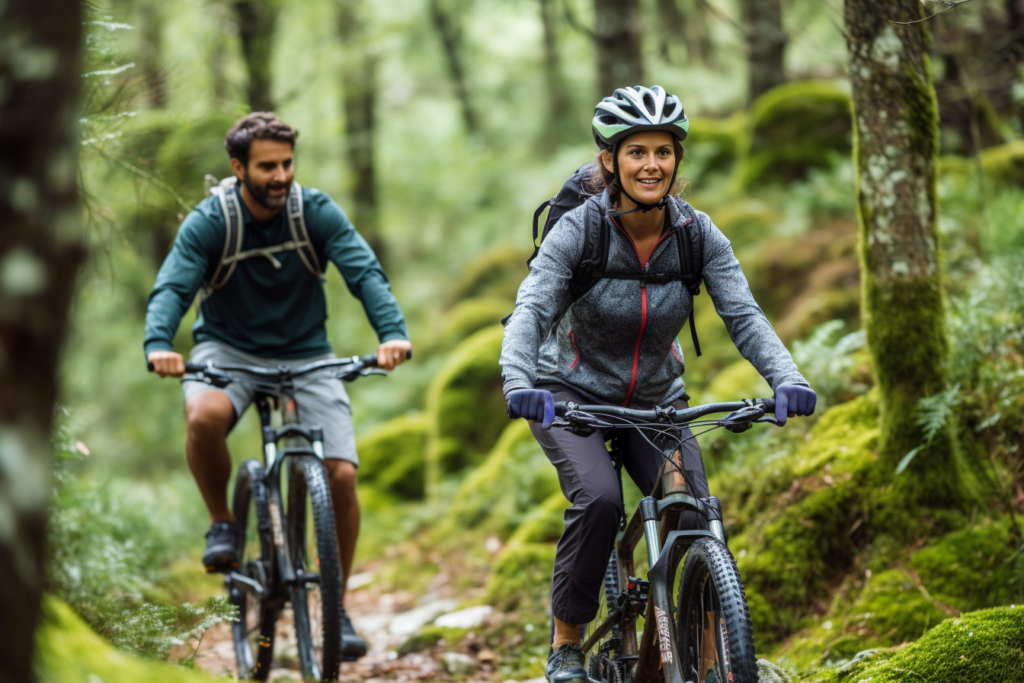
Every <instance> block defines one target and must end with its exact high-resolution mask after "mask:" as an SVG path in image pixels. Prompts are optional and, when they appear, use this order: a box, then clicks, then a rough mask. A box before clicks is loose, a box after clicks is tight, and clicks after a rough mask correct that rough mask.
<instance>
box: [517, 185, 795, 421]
mask: <svg viewBox="0 0 1024 683" xmlns="http://www.w3.org/2000/svg"><path fill="white" fill-rule="evenodd" d="M589 202H599V206H600V211H594V210H591V209H589V208H588V206H587V203H584V204H583V205H582V206H579V207H577V208H576V209H573V210H572V211H570V212H568V213H566V214H565V215H564V216H563V217H562V218H561V219H560V220H559V221H558V223H557V224H556V225H555V227H554V228H553V229H552V230H551V232H550V233H549V234H548V236H547V237H546V238H545V240H544V243H543V244H542V245H541V247H540V251H539V253H538V254H537V258H536V259H534V261H533V263H532V264H531V265H530V274H529V275H528V276H527V277H526V279H525V280H524V281H523V284H522V285H521V286H520V287H519V294H518V296H517V298H516V307H515V310H513V312H512V315H511V317H510V318H509V320H508V322H507V324H506V327H505V337H504V340H503V342H502V346H501V361H500V363H501V368H502V377H503V378H504V391H505V394H506V395H508V393H509V392H510V391H513V390H515V389H530V388H533V387H534V386H537V385H542V384H550V383H554V384H560V385H564V386H567V387H570V388H572V389H576V390H577V391H579V392H580V393H581V394H583V395H584V396H586V397H588V398H590V399H593V400H595V401H597V402H600V403H605V404H612V405H622V406H628V407H633V408H651V407H653V406H655V405H659V404H661V403H664V402H666V401H668V400H673V399H675V398H677V397H678V396H679V395H681V394H682V393H683V386H682V380H681V379H680V376H681V375H682V374H683V371H684V369H685V365H684V363H683V351H682V348H681V347H680V345H679V341H678V340H677V339H676V337H677V336H678V334H679V332H680V330H682V329H683V325H684V324H685V323H686V321H687V318H688V317H689V315H690V310H691V308H692V307H693V298H692V297H691V296H690V293H689V292H688V291H687V290H686V287H684V286H683V285H682V284H681V283H679V282H669V283H665V284H657V283H652V282H647V283H646V284H645V283H643V282H642V281H640V280H625V279H602V280H599V281H598V282H597V284H595V285H594V286H593V287H592V288H591V289H590V290H589V291H588V292H587V293H586V294H584V295H583V296H582V297H580V298H579V299H578V300H576V301H575V302H574V301H572V297H571V295H570V292H569V282H570V279H571V278H572V274H573V272H574V271H575V270H576V268H577V266H578V264H579V263H580V260H581V259H582V257H583V253H582V252H583V243H584V235H585V234H586V233H585V230H586V229H587V227H586V225H585V224H584V223H585V221H587V220H603V221H609V227H610V230H609V233H610V240H609V251H608V263H607V267H606V270H607V271H609V272H624V271H636V272H643V271H644V270H645V269H646V270H647V271H648V272H651V273H655V272H662V273H664V272H678V271H679V270H680V264H679V249H678V248H677V246H676V244H675V243H674V240H676V239H679V237H680V230H681V228H682V227H683V225H684V221H685V220H686V219H685V217H684V215H683V213H682V212H681V211H680V209H679V205H681V204H683V202H682V200H679V204H677V203H676V202H671V203H670V204H669V207H668V211H669V218H668V220H669V225H670V227H669V228H668V229H667V230H666V231H665V234H664V235H663V236H662V238H661V241H660V242H659V243H658V246H657V247H655V249H654V252H653V253H652V254H651V257H650V259H649V261H648V262H647V263H642V262H641V261H640V256H639V254H638V253H637V251H636V249H635V247H634V246H633V242H632V240H631V239H630V237H629V236H628V235H627V234H626V233H625V231H623V230H622V228H620V227H619V226H618V225H617V224H616V223H615V221H614V220H613V219H612V218H611V216H610V212H611V207H610V203H609V199H608V195H607V193H605V194H604V195H602V196H601V197H597V198H593V199H591V200H589ZM693 213H694V215H696V217H697V218H696V219H697V220H698V221H699V223H700V226H699V227H700V230H701V232H702V235H703V240H702V242H703V249H704V270H703V273H702V275H703V277H704V287H705V289H706V291H707V293H708V294H709V295H710V298H711V300H712V302H714V305H715V310H716V311H718V315H719V316H721V318H722V320H723V321H724V322H725V326H726V328H727V329H728V331H729V336H730V337H731V338H732V341H733V343H734V344H736V347H737V348H738V349H739V351H740V353H741V354H743V357H744V358H746V359H747V360H748V361H750V363H751V364H752V365H753V366H754V367H755V368H756V369H757V371H758V372H759V373H761V376H762V377H764V378H765V380H767V381H768V383H769V384H770V385H771V387H772V390H775V389H777V388H778V387H779V386H781V385H783V384H799V385H802V386H808V384H807V381H806V380H805V379H804V378H803V376H802V375H801V374H800V372H799V371H798V370H797V368H796V365H795V364H794V363H793V358H792V356H790V355H789V351H787V350H786V347H785V346H784V345H783V344H782V342H781V341H780V340H779V338H778V336H777V335H776V334H775V330H773V329H772V326H771V324H770V323H769V322H768V319H767V318H766V317H765V315H764V312H763V311H761V308H760V307H759V306H758V305H757V302H755V301H754V297H753V296H752V295H751V293H750V287H749V286H748V285H747V279H746V277H744V275H743V271H742V270H741V269H740V264H739V262H738V261H737V260H736V257H735V256H734V255H733V252H732V245H731V244H730V243H729V240H728V239H726V237H725V235H723V234H722V232H721V231H720V230H719V229H718V228H716V227H715V225H714V224H713V223H712V222H711V219H710V218H708V216H707V214H705V213H702V212H700V211H693ZM737 398H742V397H737Z"/></svg>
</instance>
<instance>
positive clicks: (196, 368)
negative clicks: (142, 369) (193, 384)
mask: <svg viewBox="0 0 1024 683" xmlns="http://www.w3.org/2000/svg"><path fill="white" fill-rule="evenodd" d="M205 369H206V366H205V365H203V364H201V363H185V372H190V373H191V372H202V371H203V370H205ZM146 370H147V371H148V372H153V371H154V370H156V366H154V365H153V363H151V362H150V361H146Z"/></svg>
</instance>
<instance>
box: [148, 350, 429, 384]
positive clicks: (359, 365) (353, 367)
mask: <svg viewBox="0 0 1024 683" xmlns="http://www.w3.org/2000/svg"><path fill="white" fill-rule="evenodd" d="M405 358H406V360H408V359H410V358H412V350H411V349H410V350H408V351H406V352H405ZM334 367H346V368H348V369H349V372H347V373H344V375H350V374H353V373H358V372H359V371H361V370H364V369H366V368H376V367H379V364H378V363H377V354H376V353H368V354H366V355H365V356H350V357H348V358H328V359H327V360H318V361H313V362H312V363H307V364H305V365H300V366H299V367H297V368H295V369H292V368H291V367H289V366H287V365H283V366H280V367H277V368H263V367H259V366H256V365H234V364H225V365H216V366H214V365H212V364H211V365H205V364H202V363H185V374H186V375H189V374H193V375H194V374H198V373H206V372H208V371H210V370H223V371H226V372H244V373H247V374H250V375H255V376H257V377H262V378H264V379H272V380H273V379H280V378H281V377H282V376H284V375H287V376H289V377H292V378H294V377H300V376H302V375H308V374H309V373H311V372H315V371H317V370H323V369H324V368H334ZM146 369H147V370H149V372H153V370H154V367H153V364H152V363H150V362H147V363H146Z"/></svg>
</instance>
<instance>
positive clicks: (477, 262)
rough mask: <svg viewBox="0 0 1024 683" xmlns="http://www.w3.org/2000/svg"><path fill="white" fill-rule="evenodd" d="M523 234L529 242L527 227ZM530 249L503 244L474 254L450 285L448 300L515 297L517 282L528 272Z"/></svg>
mask: <svg viewBox="0 0 1024 683" xmlns="http://www.w3.org/2000/svg"><path fill="white" fill-rule="evenodd" d="M524 235H526V236H527V238H526V243H527V244H529V237H528V236H529V229H528V228H527V229H526V232H525V233H524ZM532 253H533V250H532V249H525V248H523V247H520V246H508V245H505V246H501V247H496V248H494V249H491V250H490V251H487V252H484V253H483V254H481V255H479V256H477V257H476V258H474V259H473V260H472V261H470V262H469V264H468V265H467V266H466V269H465V270H464V271H463V272H462V275H461V276H460V277H459V280H458V282H456V284H455V286H454V287H453V288H452V298H451V300H452V301H453V302H456V301H462V300H463V299H471V298H485V297H493V298H498V299H505V300H508V301H515V300H516V292H518V291H519V285H521V284H522V282H523V280H524V279H525V278H526V275H527V273H528V272H529V269H528V268H527V267H526V259H528V258H529V257H530V254H532ZM503 315H507V312H506V313H505V314H503Z"/></svg>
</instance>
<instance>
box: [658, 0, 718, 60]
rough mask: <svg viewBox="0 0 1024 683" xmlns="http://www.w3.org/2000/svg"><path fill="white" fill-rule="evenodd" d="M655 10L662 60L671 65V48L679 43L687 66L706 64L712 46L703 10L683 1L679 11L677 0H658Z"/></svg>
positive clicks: (690, 2) (694, 3) (693, 0)
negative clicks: (684, 52) (683, 46)
mask: <svg viewBox="0 0 1024 683" xmlns="http://www.w3.org/2000/svg"><path fill="white" fill-rule="evenodd" d="M657 10H658V42H659V51H660V52H661V57H662V59H664V60H665V61H666V62H668V63H669V64H671V63H673V62H674V61H675V60H674V59H673V56H672V46H673V45H674V44H676V43H678V42H680V40H681V41H682V42H683V44H684V45H685V46H686V59H687V61H688V62H689V63H690V64H707V63H708V61H709V60H710V58H711V47H712V46H711V35H710V27H709V26H708V19H707V13H706V12H705V10H704V7H703V6H702V5H701V4H700V3H699V2H696V1H695V0H686V2H685V6H684V8H683V9H680V7H679V2H678V0H657Z"/></svg>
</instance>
